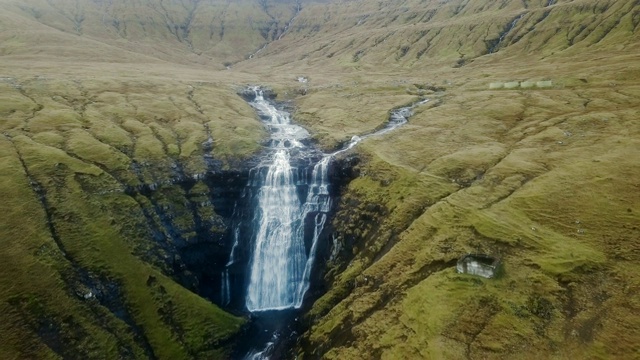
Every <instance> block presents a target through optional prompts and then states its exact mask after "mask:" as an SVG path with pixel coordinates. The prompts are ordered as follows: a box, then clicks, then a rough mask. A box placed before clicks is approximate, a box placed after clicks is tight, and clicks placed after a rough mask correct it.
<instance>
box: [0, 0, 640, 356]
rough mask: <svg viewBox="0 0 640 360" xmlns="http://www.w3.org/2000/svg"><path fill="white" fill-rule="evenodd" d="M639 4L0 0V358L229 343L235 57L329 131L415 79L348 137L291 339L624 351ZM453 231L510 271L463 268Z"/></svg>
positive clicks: (235, 180)
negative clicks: (343, 174)
mask: <svg viewBox="0 0 640 360" xmlns="http://www.w3.org/2000/svg"><path fill="white" fill-rule="evenodd" d="M639 23H640V5H639V4H638V3H637V1H613V0H611V1H606V0H605V1H595V0H575V1H568V0H567V1H562V0H559V1H548V0H544V1H520V2H515V1H491V0H486V1H482V0H476V1H472V0H461V1H458V0H451V1H417V0H416V1H413V0H408V1H371V0H356V1H306V0H301V1H299V2H296V1H294V0H291V1H288V0H278V1H275V0H231V1H218V0H200V1H198V0H170V1H167V0H163V1H160V0H158V1H151V0H148V1H147V0H136V1H117V0H113V1H98V0H95V1H90V0H65V1H45V0H42V1H40V0H28V1H12V0H4V1H1V2H0V130H1V131H0V132H1V133H2V135H1V136H0V148H1V149H2V151H0V162H1V163H2V165H1V166H2V167H1V168H2V170H3V171H2V175H0V194H2V196H1V197H2V199H3V202H2V205H0V208H1V209H2V212H3V214H4V218H3V221H2V222H1V223H0V239H1V240H0V262H1V263H2V264H3V265H2V267H1V268H0V313H2V316H1V317H0V319H1V320H2V321H0V337H1V338H2V339H3V341H2V344H1V345H0V358H3V359H5V358H6V359H21V358H51V359H56V358H83V359H99V358H124V359H133V358H157V359H181V358H185V359H188V358H191V359H202V358H206V359H209V358H228V357H229V356H230V355H229V354H231V353H232V351H233V348H234V346H235V345H236V344H237V343H238V342H239V341H241V340H240V339H241V336H242V334H243V324H245V323H246V320H247V318H246V317H243V316H242V315H243V314H236V315H230V314H228V313H227V312H225V311H223V310H221V309H220V308H219V307H217V306H216V305H215V304H213V302H215V301H217V299H218V298H219V294H218V289H219V287H218V286H217V285H218V284H217V283H216V281H218V280H217V279H218V276H219V267H220V266H223V265H224V263H225V262H226V261H227V254H228V252H229V246H230V244H228V237H229V229H230V220H229V219H230V216H231V213H232V212H233V211H234V210H233V206H232V204H233V203H234V201H235V200H236V198H237V197H239V196H240V195H239V194H240V193H241V190H242V187H243V186H244V185H243V184H244V183H243V181H246V177H247V174H246V172H247V171H248V168H249V167H250V166H251V164H252V163H253V161H255V159H254V157H255V156H256V155H258V154H259V153H260V151H261V149H262V145H263V143H262V142H263V141H264V139H265V138H266V134H265V131H264V129H263V127H262V126H261V124H260V123H259V121H258V120H257V118H256V115H255V113H254V111H253V110H252V109H251V108H250V107H249V106H248V105H247V104H246V103H245V102H244V100H243V99H242V98H241V97H239V96H238V95H237V91H238V90H239V89H240V88H241V87H242V86H245V85H246V84H264V85H267V86H270V87H272V88H274V89H275V91H276V92H277V93H278V100H287V101H289V104H290V106H291V108H292V112H293V114H294V117H295V120H296V121H297V122H299V123H301V124H302V125H304V126H305V127H306V128H307V129H309V130H310V132H311V133H312V136H313V138H314V139H315V141H316V142H317V143H318V145H319V146H321V147H323V148H325V149H333V148H336V147H337V146H338V145H339V144H341V143H344V142H345V141H348V140H349V139H350V138H351V137H352V136H353V135H359V134H365V133H369V132H371V131H372V130H373V129H376V128H378V127H380V126H381V125H382V124H383V123H384V122H385V121H386V120H387V118H388V114H389V111H390V110H391V109H393V108H397V107H399V106H403V105H406V104H408V103H411V102H413V101H415V100H416V99H418V98H420V97H426V98H429V99H430V101H429V103H428V104H427V105H425V106H424V107H421V108H419V109H418V110H417V113H416V114H415V115H414V116H413V117H412V118H411V119H410V121H409V123H408V124H407V125H405V126H404V127H402V128H400V129H398V130H396V131H394V132H391V133H388V134H386V135H384V136H382V137H379V138H369V139H366V140H365V141H363V142H362V143H361V144H359V145H358V146H357V147H356V148H355V149H353V150H351V151H350V152H348V153H346V154H345V156H346V157H347V160H348V161H347V162H349V163H351V164H355V165H354V168H353V169H351V170H350V173H351V174H352V175H353V178H352V180H351V182H350V183H349V184H348V186H347V187H346V189H344V191H343V192H342V194H341V197H340V199H339V201H338V205H337V216H336V218H335V219H334V220H333V223H332V228H333V236H332V237H333V239H334V241H335V243H334V244H332V245H329V247H331V249H330V251H328V252H327V254H325V257H324V260H325V261H326V263H327V268H326V272H325V273H323V274H319V275H318V277H319V278H320V277H321V278H322V284H319V285H318V286H317V289H324V290H323V291H318V292H317V293H315V294H313V296H315V297H316V298H317V300H316V301H314V302H313V304H309V308H308V309H307V311H306V315H305V317H304V325H305V326H306V329H304V330H305V332H304V334H303V335H302V336H301V338H300V339H299V341H298V343H297V345H296V348H295V349H293V350H292V351H293V352H296V353H298V354H299V355H300V356H301V358H310V359H315V358H328V359H361V358H385V359H387V358H389V359H391V358H407V359H410V358H434V359H439V358H447V359H459V358H470V359H486V358H509V359H514V358H516V359H530V358H536V359H537V358H619V359H628V358H634V356H638V349H637V346H636V344H637V343H638V342H640V332H639V330H638V326H637V324H639V323H640V318H638V314H639V311H640V304H639V303H638V300H637V297H636V296H634V294H636V293H638V292H639V291H640V276H638V273H639V270H640V269H639V262H640V257H639V254H640V252H639V251H640V250H639V249H638V241H637V239H638V237H639V236H640V233H639V230H638V229H639V228H638V225H637V224H638V223H640V208H638V204H640V198H639V197H638V196H639V195H638V194H640V193H639V192H638V187H639V186H640V185H639V184H638V180H637V179H638V178H640V168H638V166H637V164H638V161H640V157H639V156H640V155H638V154H640V124H639V121H640V120H639V119H640V100H639V99H640V86H639V85H638V84H639V81H640V63H639V62H638V61H637V57H638V54H640V48H639V47H638V44H640V38H639V37H640V31H639V27H638V24H639ZM227 67H228V68H227ZM298 76H304V77H306V78H307V79H308V81H307V82H299V81H298V80H297V77H298ZM538 84H540V85H538ZM230 204H231V205H230ZM329 252H330V253H331V254H329ZM469 252H482V253H487V254H490V255H493V256H497V257H500V258H501V259H502V261H503V263H504V265H505V272H504V275H503V276H502V277H500V278H498V279H482V278H476V277H472V276H468V275H461V274H456V273H455V269H454V267H455V262H456V260H457V259H458V258H459V257H460V256H462V255H464V254H466V253H469Z"/></svg>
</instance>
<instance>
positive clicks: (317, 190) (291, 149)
mask: <svg viewBox="0 0 640 360" xmlns="http://www.w3.org/2000/svg"><path fill="white" fill-rule="evenodd" d="M253 90H254V92H255V100H254V101H252V102H251V105H252V106H253V107H254V108H256V109H257V110H258V112H259V113H260V115H261V117H262V118H263V119H264V120H265V122H266V124H267V126H268V128H269V130H270V132H271V140H272V141H271V144H270V148H271V149H270V150H271V151H270V153H269V154H268V155H267V156H266V158H265V159H264V161H263V162H262V163H261V164H260V165H259V169H257V170H256V171H253V172H252V173H251V176H252V177H253V178H252V179H251V181H250V183H251V184H254V185H256V184H257V185H259V189H258V194H257V209H256V214H255V216H254V226H255V227H256V231H255V236H254V239H253V251H252V255H251V260H250V263H249V264H250V268H249V281H248V287H247V294H246V299H245V304H246V307H247V309H248V310H249V311H251V312H256V311H266V310H282V309H289V308H299V307H300V306H302V301H303V299H304V295H305V293H306V291H307V290H308V289H309V279H310V276H311V269H312V267H313V262H314V259H315V252H316V249H317V242H318V238H319V237H320V234H321V232H322V229H323V228H324V224H325V222H326V217H327V215H326V213H327V212H328V211H329V208H330V199H329V191H328V177H327V172H328V167H329V162H330V160H331V156H325V157H323V158H322V159H321V160H320V161H319V162H318V163H317V164H316V165H315V166H314V167H313V170H312V173H311V178H310V179H309V180H307V179H306V177H305V176H301V175H299V173H300V172H299V169H298V168H297V167H295V166H293V165H292V162H293V161H294V160H296V159H299V158H300V157H304V156H308V155H311V154H312V153H313V150H312V149H308V148H307V147H306V146H305V145H304V144H303V143H302V140H304V139H306V138H307V137H308V133H307V132H306V130H304V129H303V128H302V127H300V126H297V125H295V124H291V121H290V117H289V114H288V113H287V112H285V111H280V110H278V109H276V108H275V107H274V106H273V105H271V104H270V103H269V102H267V101H266V100H265V99H264V96H263V94H262V91H261V90H260V89H259V88H254V89H253ZM294 156H296V157H297V158H296V159H294ZM302 174H304V172H302ZM299 186H308V193H307V196H306V198H305V199H304V201H301V199H300V197H299V195H298V187H299ZM309 217H313V225H314V226H313V234H305V223H306V222H307V219H308V218H309ZM305 239H311V246H310V249H309V251H308V252H307V250H306V246H305Z"/></svg>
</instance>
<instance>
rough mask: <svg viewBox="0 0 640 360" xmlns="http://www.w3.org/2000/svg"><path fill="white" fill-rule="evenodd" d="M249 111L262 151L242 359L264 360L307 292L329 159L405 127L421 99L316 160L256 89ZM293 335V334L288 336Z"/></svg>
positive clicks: (226, 286)
mask: <svg viewBox="0 0 640 360" xmlns="http://www.w3.org/2000/svg"><path fill="white" fill-rule="evenodd" d="M250 91H251V92H253V94H254V98H253V100H251V101H250V102H249V104H250V105H251V106H252V107H253V108H255V109H256V111H257V112H258V115H259V116H260V118H261V119H262V121H263V122H264V123H265V125H266V127H267V129H268V130H269V133H270V141H269V145H268V151H267V153H266V155H265V156H264V158H263V160H262V161H261V163H260V164H259V165H258V166H257V167H255V168H254V169H252V171H251V174H250V181H249V182H250V183H249V187H252V188H253V189H255V195H254V196H255V198H256V200H255V204H256V205H255V211H254V215H253V217H252V219H251V228H252V229H254V230H253V232H252V236H251V237H252V238H251V240H250V256H249V264H248V275H247V279H246V280H245V281H246V292H245V297H244V306H245V308H246V309H247V310H248V311H249V312H251V313H252V314H253V318H254V319H253V321H254V322H255V323H257V324H258V325H257V326H256V327H257V328H258V329H259V330H256V331H257V333H256V334H255V335H256V337H258V338H260V340H256V339H253V342H255V343H256V344H254V345H250V346H249V349H248V352H247V353H246V355H245V356H244V358H245V359H269V358H270V357H271V356H274V351H275V349H276V344H277V342H278V341H280V340H281V337H282V336H284V335H283V334H284V333H285V332H290V331H291V329H290V328H287V324H290V323H291V321H292V319H293V318H294V317H295V315H296V314H297V312H296V310H297V309H299V308H300V307H301V306H302V304H303V301H304V297H305V294H306V292H307V291H308V289H309V286H310V279H311V272H312V270H313V268H314V262H315V257H316V253H317V249H318V241H319V239H320V238H321V237H322V233H323V230H324V228H325V224H326V222H327V216H328V215H327V214H328V212H329V211H330V209H331V197H330V191H329V187H330V184H329V177H328V173H329V169H330V166H331V162H332V159H333V158H334V156H336V155H338V154H340V153H342V152H345V151H347V150H349V149H351V148H353V147H354V146H355V145H356V144H358V143H359V142H360V141H362V140H363V139H365V138H367V137H371V136H377V135H382V134H385V133H387V132H389V131H392V130H394V129H396V128H398V127H399V126H401V125H403V124H405V123H406V122H407V120H408V118H409V117H410V116H411V115H412V112H413V109H414V107H416V106H418V105H421V104H424V103H426V102H427V101H428V100H421V101H419V102H416V103H414V104H412V105H410V106H407V107H403V108H399V109H397V110H394V111H392V112H391V115H390V117H389V121H388V123H387V125H386V126H385V127H384V128H383V129H381V130H379V131H376V132H373V133H371V134H368V135H364V136H361V137H359V136H354V137H353V138H352V139H351V141H350V142H349V144H347V145H346V146H345V147H344V148H343V149H341V150H338V151H336V152H333V153H331V154H322V153H321V152H319V151H318V150H317V149H315V148H313V147H312V146H310V145H308V144H309V133H308V132H307V131H306V130H305V129H304V128H302V127H301V126H298V125H296V124H293V123H292V122H291V117H290V115H289V113H288V112H286V111H283V110H279V109H277V108H276V107H275V106H274V105H273V104H272V103H270V102H269V101H268V100H266V99H265V96H264V93H263V90H262V89H261V88H260V87H252V88H250ZM238 234H239V232H238V230H237V228H236V230H235V231H234V243H233V247H232V250H231V254H230V256H229V262H228V263H227V267H226V268H227V270H226V271H225V272H223V274H222V286H221V287H222V288H221V294H222V303H223V304H228V303H229V302H230V301H231V299H230V297H231V295H230V283H229V271H228V268H229V267H230V266H232V265H233V264H234V263H235V252H236V249H237V247H238V244H239V242H240V239H239V235H238ZM294 335H295V334H294Z"/></svg>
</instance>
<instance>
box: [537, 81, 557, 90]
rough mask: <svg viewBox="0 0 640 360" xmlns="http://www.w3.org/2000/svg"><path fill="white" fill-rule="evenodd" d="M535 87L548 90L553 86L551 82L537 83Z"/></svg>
mask: <svg viewBox="0 0 640 360" xmlns="http://www.w3.org/2000/svg"><path fill="white" fill-rule="evenodd" d="M536 86H537V87H539V88H550V87H552V86H553V81H551V80H545V81H538V82H537V83H536Z"/></svg>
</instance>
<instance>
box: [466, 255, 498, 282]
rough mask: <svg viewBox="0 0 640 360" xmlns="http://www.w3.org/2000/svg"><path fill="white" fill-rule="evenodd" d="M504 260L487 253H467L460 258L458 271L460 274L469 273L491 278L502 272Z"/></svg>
mask: <svg viewBox="0 0 640 360" xmlns="http://www.w3.org/2000/svg"><path fill="white" fill-rule="evenodd" d="M501 268H502V262H501V261H500V259H498V258H494V257H492V256H489V255H485V254H467V255H465V256H463V257H461V258H460V260H458V264H457V265H456V271H457V272H458V273H460V274H469V275H476V276H481V277H483V278H487V279H491V278H494V277H496V276H498V275H499V274H500V271H501Z"/></svg>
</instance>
